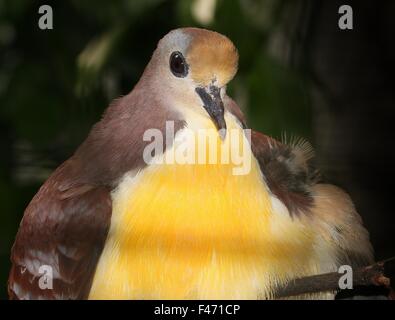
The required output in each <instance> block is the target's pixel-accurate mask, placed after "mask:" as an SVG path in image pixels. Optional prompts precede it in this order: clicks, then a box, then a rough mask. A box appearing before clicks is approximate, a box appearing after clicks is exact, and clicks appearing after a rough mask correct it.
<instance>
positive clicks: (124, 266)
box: [90, 151, 292, 299]
mask: <svg viewBox="0 0 395 320" xmlns="http://www.w3.org/2000/svg"><path fill="white" fill-rule="evenodd" d="M249 152H250V151H249ZM233 169H234V166H233V165H232V164H224V163H215V164H208V163H206V164H204V163H203V164H202V163H200V164H198V163H194V164H177V163H173V164H169V163H167V164H166V163H163V164H160V165H151V166H149V167H147V168H146V169H144V170H143V171H142V172H141V173H140V174H138V175H137V176H136V177H134V178H125V179H124V180H123V182H122V183H121V184H120V186H119V187H118V188H117V190H116V191H115V192H114V193H113V215H112V222H111V228H110V232H109V235H108V239H107V242H106V245H105V248H104V251H103V253H102V256H101V258H100V261H99V264H98V267H97V271H96V275H95V279H94V282H93V286H92V290H91V294H90V298H126V299H144V298H147V299H152V298H154V299H155V298H160V299H180V298H181V299H182V298H191V299H193V298H205V299H211V298H250V299H254V298H257V296H258V294H259V293H260V292H261V291H268V290H269V288H265V286H267V285H268V281H267V278H268V277H269V276H270V274H271V271H270V270H272V269H273V268H276V263H274V260H275V259H277V258H276V257H277V256H278V255H280V256H283V255H286V254H287V252H288V251H292V246H288V247H287V244H286V243H283V244H282V245H279V246H275V245H273V244H272V241H273V237H272V233H273V225H272V222H271V214H272V203H271V198H270V195H269V193H268V190H267V187H266V185H265V183H264V181H263V179H262V177H261V174H260V171H259V167H258V164H257V163H256V161H255V159H253V158H252V161H251V167H250V170H249V171H248V172H247V173H246V174H243V175H235V174H234V171H233Z"/></svg>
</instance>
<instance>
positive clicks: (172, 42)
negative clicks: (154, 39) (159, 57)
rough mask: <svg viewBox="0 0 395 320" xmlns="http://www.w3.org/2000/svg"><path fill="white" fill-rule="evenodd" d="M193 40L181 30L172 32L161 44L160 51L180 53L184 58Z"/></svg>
mask: <svg viewBox="0 0 395 320" xmlns="http://www.w3.org/2000/svg"><path fill="white" fill-rule="evenodd" d="M191 40H192V38H191V36H190V35H188V34H186V33H184V32H183V31H182V30H180V29H176V30H173V31H170V32H169V33H168V34H167V35H166V36H164V37H163V38H162V40H161V41H160V42H159V45H158V49H159V50H160V51H162V52H166V53H169V52H173V51H180V52H181V53H182V54H183V55H184V56H185V54H186V51H187V49H188V47H189V44H190V42H191Z"/></svg>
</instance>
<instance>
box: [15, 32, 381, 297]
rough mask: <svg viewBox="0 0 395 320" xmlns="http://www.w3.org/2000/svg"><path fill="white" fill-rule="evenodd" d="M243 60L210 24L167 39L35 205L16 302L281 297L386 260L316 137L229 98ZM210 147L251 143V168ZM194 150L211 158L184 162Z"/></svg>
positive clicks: (22, 249) (19, 249) (20, 236)
mask: <svg viewBox="0 0 395 320" xmlns="http://www.w3.org/2000/svg"><path fill="white" fill-rule="evenodd" d="M238 59H239V54H238V51H237V49H236V47H235V45H234V44H233V42H232V41H231V40H230V39H229V38H228V37H226V36H224V35H222V34H220V33H217V32H215V31H210V30H206V29H200V28H191V27H187V28H179V29H175V30H172V31H170V32H169V33H168V34H166V35H165V36H164V37H163V38H162V39H161V40H160V41H159V42H158V45H157V47H156V49H155V51H154V53H153V55H152V57H151V60H150V61H149V63H148V65H147V66H146V68H145V70H144V72H143V74H142V76H141V78H140V80H139V81H138V83H137V84H136V85H135V86H134V88H133V90H132V91H131V92H130V93H128V94H127V95H125V96H122V97H120V98H117V99H115V100H114V101H112V102H111V103H110V105H109V107H108V108H107V109H106V111H105V112H104V114H103V116H102V118H101V120H100V121H98V122H97V123H96V124H95V125H94V126H93V127H92V129H91V131H90V132H89V134H88V136H87V137H86V139H85V140H84V141H83V142H82V144H81V145H80V146H79V147H78V148H77V149H76V151H75V152H74V154H73V155H72V156H71V157H70V158H69V159H67V160H66V161H65V162H63V163H62V164H61V165H60V166H59V167H58V168H57V169H56V170H55V171H54V172H53V173H52V174H51V175H50V176H49V178H48V179H47V180H46V181H45V182H44V184H43V185H42V186H41V188H40V189H39V191H38V192H37V193H36V195H35V196H34V197H33V199H32V200H31V202H30V203H29V205H28V206H27V208H26V210H25V212H24V216H23V218H22V221H21V223H20V226H19V229H18V232H17V235H16V239H15V242H14V245H13V247H12V250H11V270H10V274H9V279H8V293H9V297H10V299H22V300H25V299H93V300H101V299H272V298H275V293H276V290H277V288H279V287H281V286H283V285H286V284H287V283H289V282H290V281H292V280H293V279H296V278H299V277H304V276H310V275H315V274H319V273H325V272H334V271H338V268H339V266H341V265H350V266H352V267H353V268H354V267H358V266H364V265H367V264H369V263H370V262H372V261H373V249H372V245H371V243H370V240H369V233H368V231H367V230H366V228H365V227H364V225H363V222H362V220H361V217H360V215H359V214H358V213H357V211H356V208H355V206H354V204H353V202H352V200H351V198H350V196H349V195H348V194H347V193H346V192H345V191H343V190H342V189H340V188H339V187H336V186H334V185H331V184H328V183H326V182H325V181H323V179H322V177H321V175H320V173H319V170H318V169H317V168H316V165H315V161H314V150H313V148H312V147H311V145H310V144H309V143H308V142H307V141H305V140H303V139H291V140H289V141H286V140H285V141H284V140H282V141H279V140H276V139H274V138H272V137H270V136H268V135H265V134H263V133H260V132H258V131H254V130H252V129H250V128H249V127H248V126H247V121H246V118H245V116H244V114H243V112H242V111H241V109H240V108H239V106H238V105H237V103H236V102H235V101H234V100H233V99H232V98H231V97H229V96H228V95H227V93H226V86H227V84H228V83H229V82H230V81H231V80H232V79H233V78H234V76H235V75H236V72H237V69H238ZM170 129H171V130H170ZM169 131H172V132H173V134H169ZM201 132H203V133H207V135H206V138H207V140H209V141H211V144H209V145H210V147H208V145H202V144H201V143H200V144H199V143H196V142H199V141H198V140H199V139H198V138H197V137H198V136H199V135H198V134H199V133H201ZM194 134H195V135H194ZM154 137H158V139H157V140H156V143H155V145H153V142H154ZM190 137H192V138H190ZM280 140H281V139H280ZM158 141H159V142H158ZM153 146H155V148H154V147H153ZM158 146H159V147H158ZM157 147H158V148H157ZM241 147H242V148H241ZM208 149H210V150H214V151H218V155H224V154H226V152H228V153H230V154H235V153H238V152H239V151H240V149H242V151H243V154H244V156H243V158H242V159H244V160H246V161H247V165H246V166H245V167H246V168H244V169H245V170H239V171H237V170H235V169H240V167H238V168H237V167H236V166H235V164H234V163H233V162H232V161H228V162H225V161H219V158H221V157H220V156H218V157H217V159H214V160H213V159H211V160H213V161H210V159H208V158H209V155H208V154H209V153H206V154H204V152H206V151H210V150H208ZM147 150H148V151H147ZM185 150H189V151H194V152H196V153H197V154H199V157H200V154H201V153H202V152H203V156H201V158H199V159H200V160H202V161H196V160H197V159H196V157H197V156H196V154H192V156H189V155H188V156H187V157H186V158H185V159H184V160H185V161H175V160H174V158H176V156H177V154H178V156H180V155H184V152H183V151H185ZM147 154H148V155H147ZM221 159H222V158H221ZM170 160H173V161H170ZM43 266H44V267H45V268H49V270H50V271H51V273H49V274H47V276H48V277H50V279H49V278H46V279H45V281H47V282H46V283H50V287H48V286H47V287H46V286H44V287H43V285H42V279H43V276H44V275H43V272H42V267H43ZM334 294H335V293H334V292H325V293H322V294H316V295H306V296H302V297H301V298H306V299H307V298H308V299H310V298H319V299H332V298H333V297H334ZM296 298H298V297H296Z"/></svg>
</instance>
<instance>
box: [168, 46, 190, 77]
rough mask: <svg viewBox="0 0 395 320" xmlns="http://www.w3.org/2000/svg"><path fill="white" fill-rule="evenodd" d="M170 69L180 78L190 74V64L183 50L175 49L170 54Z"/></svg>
mask: <svg viewBox="0 0 395 320" xmlns="http://www.w3.org/2000/svg"><path fill="white" fill-rule="evenodd" d="M170 70H171V72H172V73H173V74H174V75H175V76H176V77H179V78H183V77H185V76H186V75H187V74H188V65H187V63H186V62H185V59H184V57H183V55H182V53H181V52H178V51H175V52H173V53H172V54H171V56H170Z"/></svg>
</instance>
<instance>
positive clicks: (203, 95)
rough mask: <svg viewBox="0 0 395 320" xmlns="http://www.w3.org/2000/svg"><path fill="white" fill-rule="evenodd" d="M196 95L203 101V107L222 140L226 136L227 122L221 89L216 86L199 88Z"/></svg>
mask: <svg viewBox="0 0 395 320" xmlns="http://www.w3.org/2000/svg"><path fill="white" fill-rule="evenodd" d="M195 90H196V93H197V94H198V95H199V97H200V99H202V101H203V107H204V109H206V111H207V113H208V114H209V115H210V117H211V119H212V120H213V121H214V124H215V126H216V127H217V129H218V132H219V135H220V137H221V139H222V140H224V139H225V136H226V122H225V118H224V104H223V102H222V99H221V94H220V89H219V88H218V87H216V86H213V85H211V86H209V87H208V88H203V87H197V88H196V89H195Z"/></svg>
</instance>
